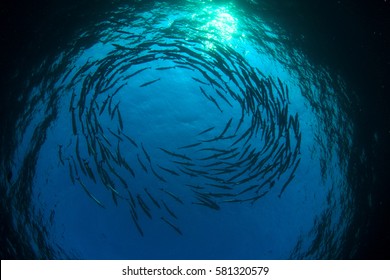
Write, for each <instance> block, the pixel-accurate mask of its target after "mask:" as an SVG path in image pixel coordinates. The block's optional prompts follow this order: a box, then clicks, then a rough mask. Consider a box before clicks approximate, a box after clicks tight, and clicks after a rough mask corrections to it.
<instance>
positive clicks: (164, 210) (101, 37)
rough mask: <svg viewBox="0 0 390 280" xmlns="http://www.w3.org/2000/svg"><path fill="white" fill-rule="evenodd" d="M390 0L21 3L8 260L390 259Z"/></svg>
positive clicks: (9, 109)
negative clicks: (387, 183) (389, 148)
mask: <svg viewBox="0 0 390 280" xmlns="http://www.w3.org/2000/svg"><path fill="white" fill-rule="evenodd" d="M382 5H383V7H382V6H378V7H380V9H379V8H378V7H377V6H375V7H374V6H372V7H367V6H364V5H359V4H349V3H348V2H343V3H341V2H337V1H335V2H331V3H329V4H327V5H324V4H320V3H315V4H314V3H311V4H308V3H306V2H300V3H296V4H294V3H289V2H287V1H279V2H278V3H274V2H272V3H268V2H261V1H203V2H200V1H155V2H149V1H148V2H143V1H127V2H124V3H122V2H121V1H113V2H111V3H104V1H94V2H93V4H91V2H88V4H83V3H80V2H75V3H71V2H69V1H67V2H66V3H62V2H61V1H59V2H57V3H55V4H53V3H51V4H49V3H38V4H37V5H36V6H35V5H32V4H29V5H27V6H24V7H16V6H15V4H8V6H5V7H4V9H2V11H3V13H4V14H8V16H5V17H4V21H5V25H3V26H7V27H8V28H7V32H5V33H4V34H5V35H4V39H2V40H3V41H2V42H3V45H4V51H3V54H9V55H3V56H2V57H3V59H2V61H4V63H3V66H4V67H3V69H4V75H2V79H3V80H2V82H3V83H2V86H3V89H4V90H3V92H4V94H3V96H2V100H4V102H2V110H1V119H2V126H1V129H2V133H1V141H2V142H1V148H2V150H1V168H2V172H1V175H2V177H1V207H2V208H1V215H2V224H1V226H2V230H1V233H2V241H1V245H2V246H1V256H2V258H5V259H13V258H17V259H25V258H28V259H64V258H65V259H66V258H72V259H73V258H77V259H350V258H386V257H387V256H388V253H387V250H386V248H387V246H388V244H389V235H388V231H386V230H385V228H386V223H388V221H387V220H386V218H385V217H386V208H387V203H386V202H387V198H386V197H387V193H386V191H384V189H382V188H381V187H382V186H383V185H382V183H383V178H382V175H383V174H384V173H385V171H386V166H385V165H384V162H386V161H385V160H386V149H385V143H386V137H387V138H388V130H387V127H386V125H387V124H388V123H387V122H388V117H387V115H386V114H384V108H385V107H386V105H385V104H386V99H384V97H383V93H384V92H385V90H386V88H387V85H388V84H386V80H385V76H384V69H383V68H382V67H383V66H384V65H386V55H385V45H386V42H385V39H384V38H385V37H386V34H387V33H386V30H384V29H383V26H384V25H383V22H382V18H385V17H381V16H382V14H381V13H382V12H381V13H380V14H379V16H378V14H376V12H377V11H384V10H383V9H385V8H386V7H387V6H386V3H385V4H383V3H382ZM373 14H375V15H376V20H375V21H373V17H372V16H373ZM384 15H385V14H384ZM331 19H332V20H331ZM373 32H375V33H373ZM375 40H376V41H375ZM374 69H375V71H374ZM382 110H383V111H382Z"/></svg>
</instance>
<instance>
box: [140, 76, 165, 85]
mask: <svg viewBox="0 0 390 280" xmlns="http://www.w3.org/2000/svg"><path fill="white" fill-rule="evenodd" d="M159 80H161V78H158V79H155V80H152V81H149V82H146V83H143V84H142V85H140V86H139V87H146V86H148V85H151V84H153V83H155V82H157V81H159Z"/></svg>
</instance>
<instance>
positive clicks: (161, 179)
mask: <svg viewBox="0 0 390 280" xmlns="http://www.w3.org/2000/svg"><path fill="white" fill-rule="evenodd" d="M150 169H151V170H152V173H153V174H154V176H156V177H157V178H158V179H159V180H160V181H161V182H164V183H166V182H167V181H166V180H165V179H164V178H163V177H161V176H160V175H159V174H157V172H156V171H154V169H153V167H152V166H150Z"/></svg>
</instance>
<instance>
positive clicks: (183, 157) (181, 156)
mask: <svg viewBox="0 0 390 280" xmlns="http://www.w3.org/2000/svg"><path fill="white" fill-rule="evenodd" d="M159 149H160V150H162V151H163V152H165V153H167V154H168V155H171V156H174V157H178V158H182V159H185V160H189V161H191V159H190V158H189V157H187V156H185V155H181V154H176V153H174V152H171V151H168V150H166V149H163V148H159Z"/></svg>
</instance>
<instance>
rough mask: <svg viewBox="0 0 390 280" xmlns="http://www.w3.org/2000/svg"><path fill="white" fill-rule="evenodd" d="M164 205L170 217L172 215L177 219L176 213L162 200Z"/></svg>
mask: <svg viewBox="0 0 390 280" xmlns="http://www.w3.org/2000/svg"><path fill="white" fill-rule="evenodd" d="M161 202H162V204H163V205H164V207H165V209H166V210H167V211H168V213H169V215H171V216H172V217H173V218H175V219H177V216H176V215H175V213H174V212H173V211H172V210H171V209H170V208H169V207H168V206H167V205H166V204H165V202H164V201H163V200H162V201H161Z"/></svg>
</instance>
